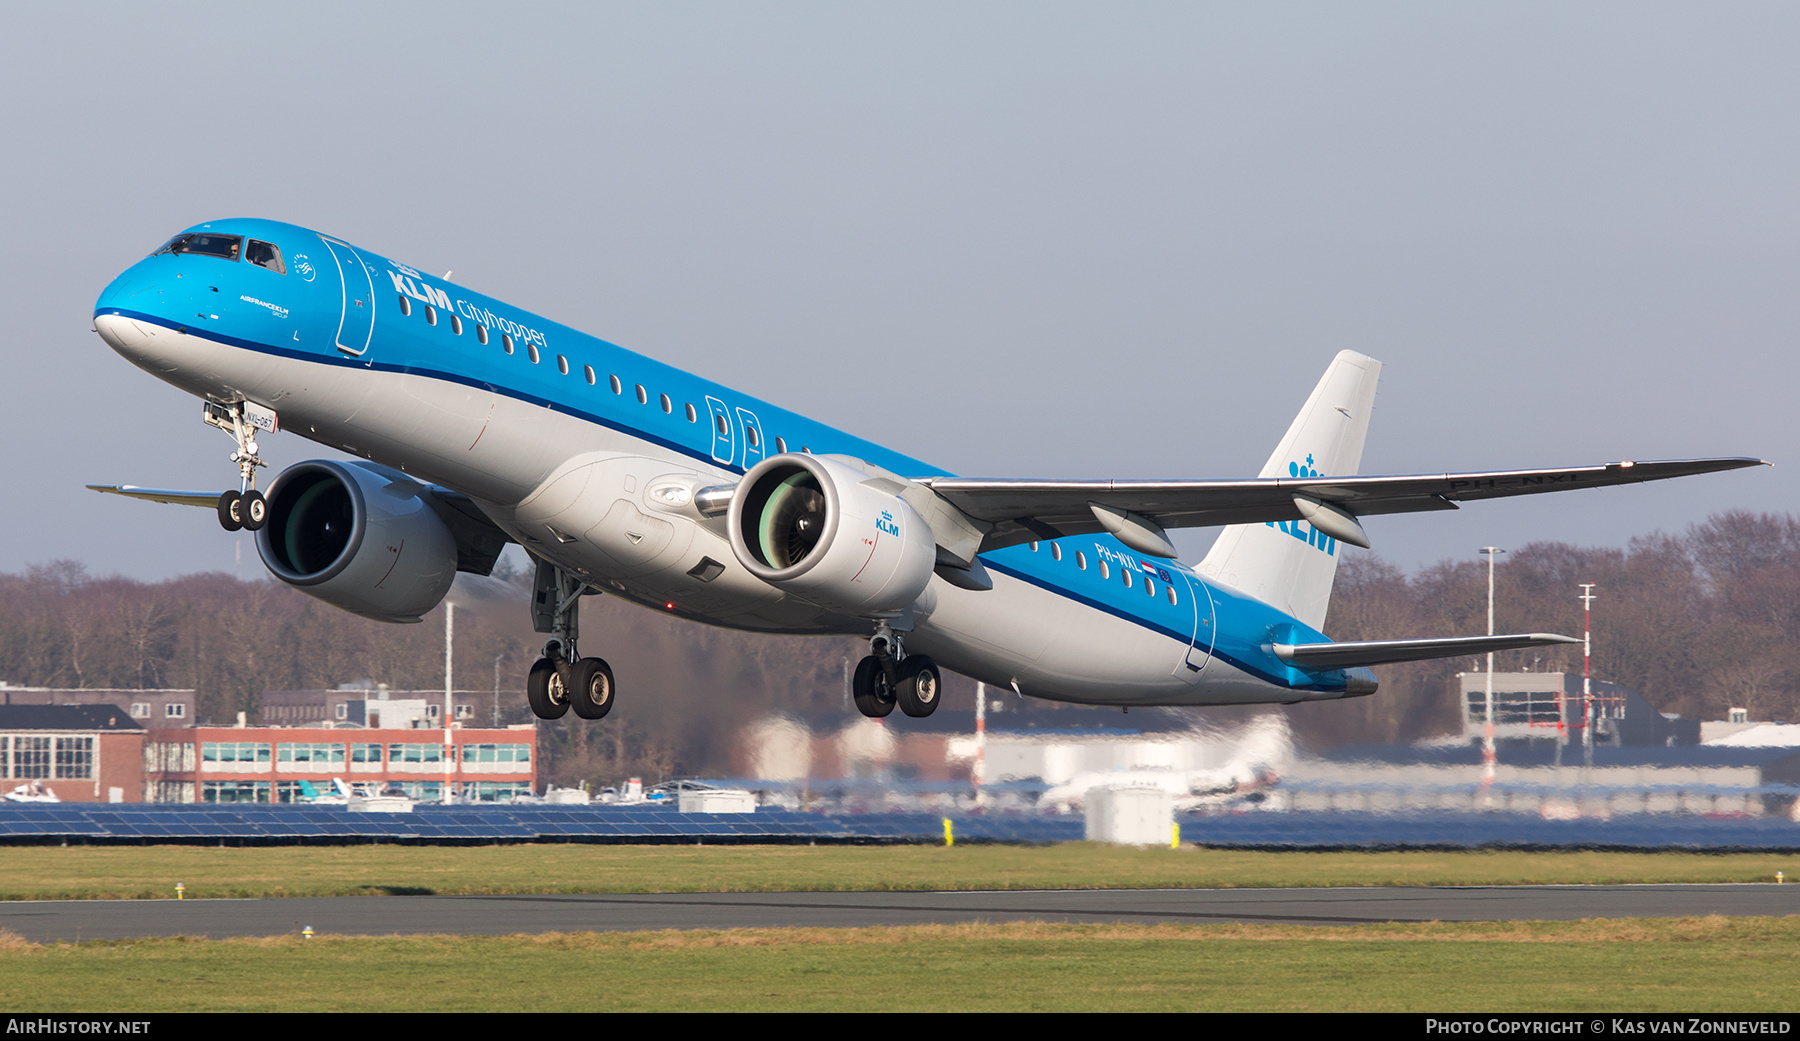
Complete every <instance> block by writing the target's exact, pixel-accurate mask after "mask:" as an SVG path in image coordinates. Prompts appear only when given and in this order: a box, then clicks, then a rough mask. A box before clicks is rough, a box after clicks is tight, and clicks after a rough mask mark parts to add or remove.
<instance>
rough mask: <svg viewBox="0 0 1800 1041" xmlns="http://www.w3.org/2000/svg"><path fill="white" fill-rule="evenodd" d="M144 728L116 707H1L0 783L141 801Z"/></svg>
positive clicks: (86, 798) (71, 798) (73, 797)
mask: <svg viewBox="0 0 1800 1041" xmlns="http://www.w3.org/2000/svg"><path fill="white" fill-rule="evenodd" d="M144 734H145V731H144V728H143V727H142V726H140V725H139V724H138V722H137V721H136V720H134V719H132V718H131V716H130V715H129V714H127V712H126V710H124V709H121V708H119V707H118V706H116V705H16V704H15V705H0V787H4V789H5V790H6V791H7V792H11V791H13V790H14V789H16V788H18V787H20V786H21V785H28V786H41V787H42V788H43V789H45V790H47V791H48V792H49V793H50V794H53V795H55V796H56V798H57V799H59V800H61V801H63V802H143V801H144Z"/></svg>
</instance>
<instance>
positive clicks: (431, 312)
mask: <svg viewBox="0 0 1800 1041" xmlns="http://www.w3.org/2000/svg"><path fill="white" fill-rule="evenodd" d="M425 324H426V325H436V324H437V308H435V307H433V306H431V305H430V304H426V305H425Z"/></svg>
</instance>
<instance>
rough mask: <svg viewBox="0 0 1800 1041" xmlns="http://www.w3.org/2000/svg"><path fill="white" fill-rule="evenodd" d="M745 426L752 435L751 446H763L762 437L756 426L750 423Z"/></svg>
mask: <svg viewBox="0 0 1800 1041" xmlns="http://www.w3.org/2000/svg"><path fill="white" fill-rule="evenodd" d="M744 427H745V430H746V431H747V432H748V433H749V435H750V447H751V448H761V447H762V437H761V436H760V435H758V434H757V432H756V428H755V427H753V426H750V425H749V424H748V423H746V424H744Z"/></svg>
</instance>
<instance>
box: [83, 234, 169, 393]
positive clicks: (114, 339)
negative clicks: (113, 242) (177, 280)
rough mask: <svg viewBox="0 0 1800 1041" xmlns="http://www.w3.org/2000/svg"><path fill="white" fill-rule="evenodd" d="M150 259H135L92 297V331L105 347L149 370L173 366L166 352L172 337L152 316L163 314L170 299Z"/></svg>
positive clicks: (166, 368)
mask: <svg viewBox="0 0 1800 1041" xmlns="http://www.w3.org/2000/svg"><path fill="white" fill-rule="evenodd" d="M154 260H155V258H151V259H149V260H143V261H139V262H138V263H136V264H134V265H132V266H131V267H129V268H126V269H125V271H124V272H123V273H122V274H120V275H119V277H118V278H115V279H113V280H112V284H111V285H109V286H107V287H106V288H105V289H103V290H101V292H100V298H99V299H98V300H95V301H94V331H95V332H97V333H99V334H100V338H101V339H102V340H105V341H106V345H107V346H108V347H111V348H112V349H113V350H115V351H118V352H119V353H120V354H121V355H123V356H124V357H125V358H126V359H128V360H129V361H131V362H132V363H133V364H135V365H138V366H141V367H143V368H145V369H148V370H150V371H152V372H167V371H169V370H170V369H171V368H172V366H173V361H172V359H171V358H170V357H169V356H168V353H169V350H170V348H172V346H173V339H174V337H173V335H172V333H171V331H170V330H168V329H165V328H163V327H161V326H160V325H158V324H157V322H156V321H154V320H153V319H163V318H166V317H167V316H168V314H169V312H170V311H171V308H172V304H173V301H171V300H170V299H169V297H168V294H167V293H165V292H164V290H163V286H162V282H163V281H164V280H163V279H161V278H158V277H157V275H158V274H159V272H158V271H157V270H156V267H157V265H155V264H154V263H153V261H154ZM170 281H172V280H170ZM159 340H161V341H167V342H162V343H159V342H158V341H159Z"/></svg>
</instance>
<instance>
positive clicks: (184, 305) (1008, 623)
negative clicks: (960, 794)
mask: <svg viewBox="0 0 1800 1041" xmlns="http://www.w3.org/2000/svg"><path fill="white" fill-rule="evenodd" d="M93 322H94V331H95V332H97V333H98V334H99V335H100V337H101V339H102V340H104V341H105V342H106V344H107V345H108V346H110V347H111V348H112V349H113V350H114V351H116V352H118V353H119V354H120V355H122V356H124V357H125V358H126V359H127V360H129V361H131V362H132V363H133V364H135V365H137V366H139V367H140V368H142V369H144V370H146V371H147V372H149V373H151V374H152V375H154V376H156V377H158V378H159V379H162V380H164V381H166V382H168V383H170V384H173V385H174V386H176V387H179V388H181V389H182V390H185V391H187V392H189V393H191V394H194V395H195V396H197V397H199V398H201V399H202V419H203V420H204V421H205V422H206V423H208V424H210V425H212V426H215V427H218V428H220V429H221V430H224V431H225V432H227V433H228V434H229V435H230V436H231V437H232V438H233V440H234V442H235V444H236V450H235V451H234V452H233V453H232V455H231V459H232V461H233V462H235V463H237V465H238V482H237V487H235V488H229V487H228V488H226V489H225V490H223V491H175V490H166V489H154V488H142V487H137V486H134V485H89V487H90V488H93V489H94V490H96V491H101V492H109V493H116V494H121V495H127V496H132V497H135V498H140V499H148V500H152V501H158V502H165V503H177V504H183V505H189V506H197V507H204V508H207V509H212V510H214V511H215V512H216V514H217V516H218V519H219V523H220V524H221V525H222V526H224V527H225V528H226V529H227V530H238V529H242V530H248V531H252V532H254V533H255V539H256V547H257V552H258V554H259V555H260V556H261V558H262V560H263V563H264V564H265V565H266V566H267V567H268V569H269V571H270V573H271V574H273V575H274V576H275V577H276V578H277V579H279V580H280V581H282V582H284V583H286V584H288V585H290V586H293V587H294V588H296V589H298V590H300V591H301V592H304V593H306V594H308V595H310V596H314V597H317V598H318V599H320V600H323V601H325V602H327V603H330V604H333V605H335V606H337V607H340V608H342V609H344V610H347V611H351V612H354V613H356V614H359V615H362V616H365V617H368V618H373V619H378V620H381V621H388V622H417V621H419V620H420V618H421V616H422V615H424V614H425V613H426V612H428V611H430V610H431V609H432V608H434V607H435V606H437V604H438V603H439V602H441V601H442V600H443V599H444V597H445V596H446V594H447V593H448V591H449V589H450V586H451V582H452V580H453V579H454V577H455V575H456V573H458V572H470V573H474V574H478V575H486V574H489V573H490V572H491V571H492V569H493V567H494V565H495V562H496V561H497V559H498V558H499V556H500V554H501V552H502V551H503V550H504V549H505V547H506V546H507V545H508V544H509V543H517V544H519V545H520V546H522V547H523V548H524V550H525V552H526V553H527V554H529V556H530V557H531V559H532V560H533V562H534V564H535V569H536V570H535V574H534V576H533V577H534V582H533V593H532V600H531V614H532V619H533V623H534V627H535V628H536V630H537V631H538V632H540V633H543V634H545V635H546V636H547V639H546V640H545V643H544V645H543V651H542V656H541V657H540V658H539V659H537V661H536V662H534V663H533V665H532V666H531V669H530V672H529V675H528V676H527V677H526V683H525V687H526V700H527V701H528V703H529V705H530V707H531V709H532V711H533V712H534V713H535V714H536V715H537V716H538V717H539V718H543V719H556V718H560V717H562V716H563V715H564V714H566V713H567V712H568V711H570V710H571V709H572V710H574V712H575V714H576V715H577V716H579V717H582V718H585V719H599V718H602V717H604V716H606V715H607V714H608V712H610V711H611V709H612V707H613V704H614V703H615V700H616V682H615V678H614V676H613V673H612V669H611V667H610V666H609V665H608V664H607V663H606V661H605V660H604V659H602V658H600V657H597V656H584V655H583V654H582V653H581V651H580V650H579V649H578V642H579V639H580V627H579V611H580V602H581V600H582V598H583V597H584V596H588V595H594V594H599V593H610V594H612V595H615V596H619V597H622V598H624V599H626V600H629V601H631V602H633V603H636V604H640V605H643V606H645V607H649V608H652V609H654V610H659V611H664V612H666V613H669V614H673V615H676V616H678V617H681V618H686V619H692V620H695V621H699V622H704V623H710V624H713V625H719V626H726V627H731V628H736V629H743V630H754V631H761V632H770V633H795V634H818V635H837V636H846V635H847V636H855V637H860V638H866V639H867V641H868V647H869V653H868V654H867V655H866V656H865V657H863V658H862V659H861V661H860V662H859V663H858V665H857V668H856V672H855V679H854V684H853V692H854V698H853V700H854V702H855V704H856V707H857V709H858V710H859V711H860V712H861V713H863V714H864V715H866V716H871V717H877V718H879V717H885V716H887V715H889V714H890V713H891V712H892V711H893V710H894V708H895V707H896V706H897V707H898V708H899V709H900V710H901V712H902V713H903V714H904V715H908V716H914V717H923V716H928V715H930V714H931V713H932V712H933V711H934V710H935V709H936V708H937V705H938V704H939V702H940V701H941V698H942V690H943V687H942V673H941V670H942V669H943V668H949V669H952V670H955V671H956V672H959V673H962V674H964V675H966V676H970V677H972V678H975V679H978V680H982V681H985V682H987V683H989V684H993V685H996V686H998V687H1001V688H1010V689H1011V690H1013V691H1015V692H1016V693H1018V694H1019V695H1021V696H1032V697H1040V698H1048V699H1054V700H1060V701H1066V702H1077V703H1087V704H1094V705H1106V706H1114V707H1121V708H1127V707H1130V706H1139V705H1225V704H1254V703H1271V702H1273V703H1283V704H1292V703H1296V702H1309V701H1328V700H1335V699H1341V698H1348V697H1357V696H1364V695H1369V694H1372V693H1374V692H1375V690H1376V689H1377V686H1378V681H1377V680H1376V678H1375V676H1374V674H1373V673H1372V672H1371V671H1370V667H1371V666H1375V665H1382V664H1387V663H1392V662H1402V661H1412V660H1419V659H1426V658H1442V657H1461V656H1465V655H1471V654H1479V653H1484V652H1491V651H1501V650H1509V649H1515V648H1521V647H1530V646H1540V645H1548V644H1556V643H1572V642H1578V641H1575V640H1573V639H1572V638H1570V637H1566V636H1559V635H1555V634H1550V633H1512V634H1502V635H1489V636H1469V637H1454V638H1432V639H1393V640H1375V641H1356V642H1333V641H1331V640H1330V639H1329V638H1328V637H1326V635H1325V634H1324V632H1323V631H1322V628H1321V627H1322V626H1323V625H1324V624H1325V614H1326V608H1327V605H1328V602H1329V599H1330V594H1331V585H1332V579H1333V577H1334V576H1335V574H1336V572H1337V566H1338V561H1339V558H1340V555H1341V554H1342V553H1343V552H1344V547H1345V546H1347V545H1349V546H1359V547H1365V548H1366V547H1368V545H1369V538H1368V535H1367V533H1366V532H1365V530H1364V528H1363V524H1362V520H1363V518H1366V517H1370V516H1379V515H1383V514H1391V513H1405V512H1415V511H1429V510H1454V509H1457V508H1458V505H1457V504H1458V503H1461V502H1468V501H1477V500H1483V499H1490V498H1498V497H1503V496H1511V495H1529V494H1536V493H1542V492H1553V491H1561V490H1566V489H1573V488H1593V487H1602V486H1608V485H1620V484H1628V483H1637V482H1642V481H1652V480H1662V479H1665V478H1671V477H1679V476H1685V475H1691V474H1701V473H1709V472H1715V471H1722V470H1732V469H1738V468H1742V467H1750V466H1757V465H1764V464H1763V463H1762V461H1761V460H1759V459H1753V458H1710V459H1694V460H1680V461H1663V462H1639V461H1622V462H1614V463H1606V464H1602V465H1591V466H1573V467H1560V468H1551V469H1534V470H1509V471H1495V472H1470V473H1457V472H1447V473H1432V474H1410V475H1393V476H1367V475H1361V476H1359V475H1358V474H1357V470H1358V467H1359V465H1360V462H1361V457H1362V451H1363V441H1364V437H1365V435H1366V433H1367V431H1368V425H1369V414H1370V410H1371V408H1372V406H1373V402H1374V396H1375V389H1376V382H1377V379H1378V377H1379V374H1380V371H1381V364H1380V363H1379V362H1377V361H1375V360H1374V359H1373V358H1369V357H1367V356H1365V355H1362V354H1358V353H1356V352H1353V351H1343V352H1341V353H1339V354H1338V355H1337V356H1336V357H1335V358H1334V359H1333V360H1332V361H1331V363H1330V364H1329V366H1328V367H1327V368H1326V370H1325V373H1324V376H1323V377H1322V378H1321V379H1320V380H1319V383H1318V385H1317V386H1316V387H1315V388H1314V389H1313V391H1312V394H1311V395H1310V396H1309V397H1308V398H1307V400H1306V402H1305V404H1304V406H1303V407H1302V408H1301V410H1300V412H1299V414H1298V415H1297V416H1296V417H1295V419H1294V421H1293V424H1292V425H1291V426H1290V427H1289V428H1288V431H1287V433H1286V435H1285V436H1284V437H1282V439H1281V440H1280V442H1279V443H1278V444H1277V446H1276V448H1275V450H1274V452H1273V454H1271V455H1270V456H1269V459H1268V462H1267V464H1266V465H1265V466H1264V467H1263V468H1262V470H1261V472H1260V473H1258V475H1257V476H1256V477H1255V478H1250V479H1225V480H1022V479H1012V478H1001V479H988V478H970V477H961V476H957V475H953V474H950V473H947V472H945V471H944V470H943V469H942V468H941V467H936V466H932V465H930V464H927V463H925V462H922V461H920V460H917V459H913V458H910V457H908V456H906V455H903V454H901V453H899V452H897V451H894V450H892V449H888V448H885V447H882V446H880V445H877V444H874V443H872V442H870V441H867V440H864V439H862V438H859V437H856V436H854V435H852V434H848V433H845V432H843V431H840V430H836V429H833V428H831V427H828V426H826V425H824V424H821V423H818V422H814V421H812V420H810V419H807V418H806V417H805V416H802V415H800V414H799V413H796V412H792V411H789V410H788V409H785V408H782V407H780V406H777V405H775V404H772V403H770V402H767V401H762V400H759V399H756V398H752V397H750V396H748V395H746V394H742V393H740V392H737V391H734V390H732V389H730V388H728V387H724V386H721V385H719V384H716V383H712V382H709V381H707V380H704V379H702V378H700V377H698V376H694V375H691V374H689V373H686V372H682V371H680V370H678V369H675V368H673V367H671V366H669V365H665V364H663V363H661V362H658V361H656V360H655V359H653V358H649V357H646V356H644V355H641V354H635V353H633V352H631V351H628V350H626V349H624V348H622V347H619V346H616V345H614V344H612V343H608V342H606V341H604V340H599V339H596V338H594V337H592V336H589V335H587V334H586V333H583V332H579V331H577V330H575V329H573V328H570V327H568V326H565V325H561V324H558V323H556V322H553V321H550V320H549V319H546V318H542V317H540V316H538V315H535V314H531V313H529V312H527V311H524V310H522V309H520V308H517V307H513V306H511V305H509V304H506V303H505V302H503V301H500V300H496V299H493V298H491V297H488V296H485V295H483V294H480V293H477V292H475V291H473V290H471V289H468V288H466V287H463V286H461V285H458V284H456V283H453V282H451V281H450V279H449V274H446V275H445V277H443V278H435V277H432V276H429V275H427V274H425V273H424V272H422V271H421V270H419V269H418V268H416V267H412V266H409V265H406V264H402V263H400V262H398V261H394V260H390V259H388V258H386V257H383V256H380V255H378V254H376V253H374V252H372V251H370V250H366V249H363V248H361V247H358V246H355V245H352V244H351V243H349V242H348V241H346V240H344V239H339V238H335V237H332V236H330V235H325V234H323V233H320V232H316V231H311V230H308V229H305V228H301V227H297V226H295V225H292V224H285V223H279V222H275V221H268V220H255V219H235V220H224V221H214V222H211V223H207V224H200V225H196V226H194V227H191V228H189V229H187V230H185V231H183V232H181V233H180V234H178V235H175V236H174V237H173V238H171V239H170V240H169V241H168V242H166V243H164V244H163V245H162V246H161V247H160V248H158V249H157V250H156V251H155V252H153V253H152V254H150V255H149V256H148V257H145V258H144V259H142V260H140V261H138V262H137V263H135V264H133V265H131V266H130V267H129V268H127V269H126V270H125V271H124V272H123V273H122V274H120V275H119V276H118V277H117V278H116V279H114V280H113V282H112V283H111V284H110V285H108V286H107V287H106V289H105V290H104V291H103V292H102V293H101V294H100V296H99V299H98V300H97V301H96V302H95V306H94V319H93ZM278 430H280V431H287V432H290V433H294V434H298V435H299V436H300V437H302V438H305V439H307V440H310V441H315V442H317V443H319V444H322V445H326V446H329V447H331V448H334V449H340V450H342V451H343V452H345V453H348V454H349V455H350V456H353V457H355V458H354V459H353V460H351V461H348V462H338V461H332V460H319V459H315V460H308V461H304V462H299V463H295V464H293V465H291V466H289V467H287V468H286V469H285V470H283V471H281V473H280V474H279V475H278V476H276V477H275V478H274V480H273V481H270V482H268V483H267V486H266V491H265V490H264V489H262V488H259V487H258V474H257V471H258V469H260V468H263V467H265V466H266V465H267V464H266V462H265V460H264V459H263V458H262V456H261V454H260V452H261V448H260V442H259V440H258V438H259V437H260V436H263V435H266V434H271V433H274V432H276V431H278ZM1182 526H1222V527H1223V531H1222V533H1221V534H1220V536H1219V537H1218V539H1217V541H1216V542H1215V544H1214V545H1213V547H1212V549H1211V551H1210V552H1208V553H1207V555H1206V557H1205V558H1204V559H1203V560H1201V561H1200V562H1199V563H1198V564H1197V565H1193V566H1189V565H1187V564H1183V563H1181V562H1180V561H1179V560H1177V559H1176V557H1177V553H1176V550H1175V548H1174V546H1173V545H1171V544H1170V542H1169V539H1168V535H1167V529H1169V528H1173V527H1182Z"/></svg>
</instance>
